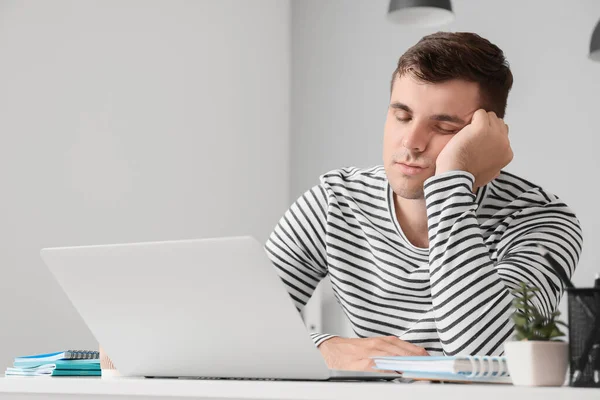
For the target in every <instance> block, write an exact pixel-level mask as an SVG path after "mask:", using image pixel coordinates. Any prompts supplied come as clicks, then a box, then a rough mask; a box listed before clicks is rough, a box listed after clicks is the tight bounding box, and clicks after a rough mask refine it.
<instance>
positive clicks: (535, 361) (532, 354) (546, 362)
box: [504, 340, 569, 386]
mask: <svg viewBox="0 0 600 400" xmlns="http://www.w3.org/2000/svg"><path fill="white" fill-rule="evenodd" d="M504 355H505V356H506V362H507V363H508V371H509V372H510V376H511V379H512V381H513V384H514V385H519V386H562V385H563V383H564V382H565V375H566V373H567V367H568V365H569V344H568V343H565V342H550V341H548V342H544V341H528V340H524V341H515V342H506V343H504Z"/></svg>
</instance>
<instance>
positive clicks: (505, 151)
mask: <svg viewBox="0 0 600 400" xmlns="http://www.w3.org/2000/svg"><path fill="white" fill-rule="evenodd" d="M512 159H513V152H512V149H511V148H510V141H509V140H508V126H507V125H506V124H505V123H504V121H503V120H501V119H500V118H498V117H497V116H496V113H494V112H486V111H485V110H483V109H479V110H477V111H475V113H474V114H473V118H472V119H471V123H470V124H469V125H467V126H465V127H464V128H463V129H461V130H460V131H459V132H458V133H457V134H456V135H455V136H454V137H453V138H452V139H450V141H449V142H448V143H447V144H446V147H444V149H443V150H442V151H441V152H440V154H439V155H438V158H437V160H436V175H439V174H442V173H444V172H447V171H454V170H461V171H466V172H470V173H471V174H473V176H474V177H475V184H474V187H475V188H477V187H481V186H483V185H485V184H487V183H488V182H490V181H491V180H493V179H495V178H497V177H498V175H499V174H500V170H501V169H502V168H504V167H506V166H507V165H508V164H509V163H510V162H511V161H512Z"/></svg>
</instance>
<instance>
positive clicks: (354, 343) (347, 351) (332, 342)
mask: <svg viewBox="0 0 600 400" xmlns="http://www.w3.org/2000/svg"><path fill="white" fill-rule="evenodd" d="M319 350H321V354H323V358H325V362H326V363H327V366H329V368H331V369H341V370H349V371H369V372H376V371H378V370H375V369H373V367H374V366H375V363H374V362H373V360H371V358H370V357H373V356H428V355H429V354H428V353H427V351H426V350H425V349H424V348H422V347H419V346H415V345H414V344H411V343H408V342H405V341H404V340H400V339H398V338H397V337H395V336H382V337H374V338H366V339H345V338H340V337H334V338H331V339H329V340H326V341H325V342H323V343H321V345H320V346H319ZM379 372H382V371H379Z"/></svg>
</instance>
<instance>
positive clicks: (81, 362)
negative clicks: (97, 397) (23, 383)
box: [4, 350, 101, 376]
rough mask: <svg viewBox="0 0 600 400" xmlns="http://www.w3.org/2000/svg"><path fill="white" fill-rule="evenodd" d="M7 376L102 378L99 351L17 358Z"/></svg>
mask: <svg viewBox="0 0 600 400" xmlns="http://www.w3.org/2000/svg"><path fill="white" fill-rule="evenodd" d="M4 374H5V376H100V375H101V370H100V359H99V353H98V352H97V351H87V350H67V351H60V352H56V353H47V354H35V355H31V356H22V357H16V358H15V361H14V364H13V366H12V367H8V368H6V371H5V372H4Z"/></svg>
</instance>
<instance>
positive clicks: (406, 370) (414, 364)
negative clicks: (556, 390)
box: [373, 356, 512, 383]
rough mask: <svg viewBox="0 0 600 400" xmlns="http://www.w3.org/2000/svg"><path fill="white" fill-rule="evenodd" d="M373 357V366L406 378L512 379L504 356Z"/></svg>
mask: <svg viewBox="0 0 600 400" xmlns="http://www.w3.org/2000/svg"><path fill="white" fill-rule="evenodd" d="M373 361H374V362H375V366H376V368H377V369H382V370H392V371H398V372H401V373H402V377H403V378H408V379H416V380H418V379H423V380H435V381H452V382H485V383H512V380H511V379H510V376H509V373H508V366H507V364H506V358H505V357H492V356H455V357H451V356H442V357H431V356H417V357H373Z"/></svg>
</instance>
